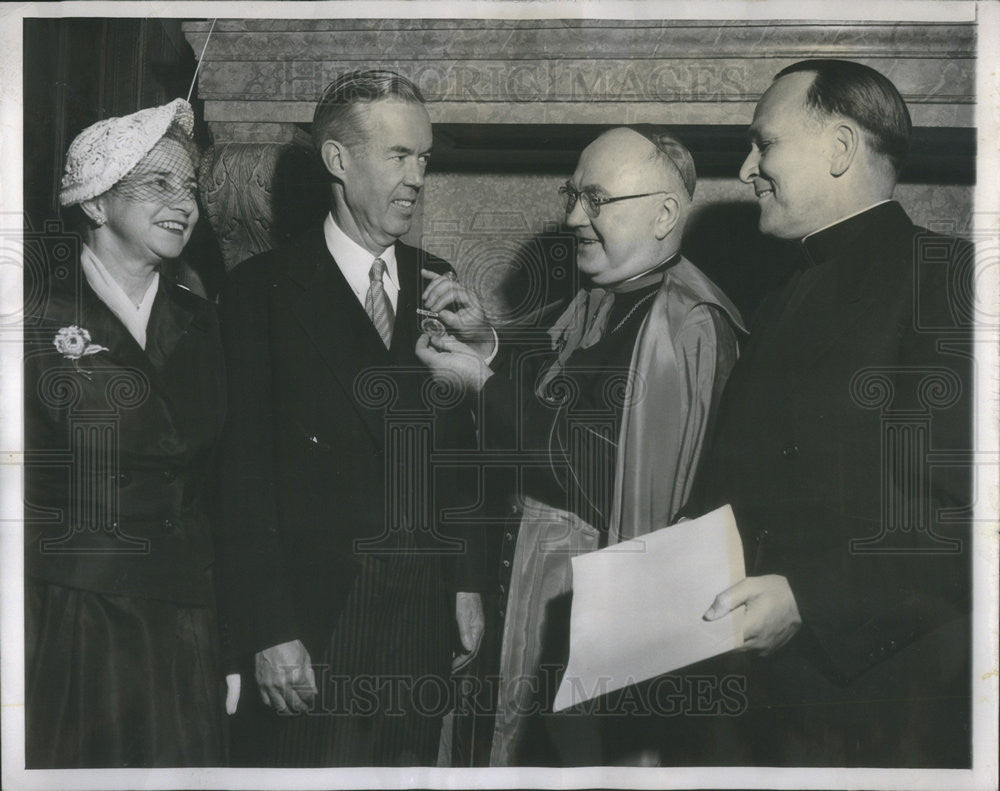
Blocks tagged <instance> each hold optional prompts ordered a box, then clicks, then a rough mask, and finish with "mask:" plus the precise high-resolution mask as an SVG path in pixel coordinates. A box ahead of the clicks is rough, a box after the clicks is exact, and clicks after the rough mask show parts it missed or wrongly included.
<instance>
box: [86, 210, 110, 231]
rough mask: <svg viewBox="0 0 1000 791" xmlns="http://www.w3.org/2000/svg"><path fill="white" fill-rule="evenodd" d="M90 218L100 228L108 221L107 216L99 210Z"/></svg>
mask: <svg viewBox="0 0 1000 791" xmlns="http://www.w3.org/2000/svg"><path fill="white" fill-rule="evenodd" d="M90 219H92V220H93V221H94V225H96V226H97V227H98V228H100V227H101V226H102V225H104V223H106V222H107V221H108V218H107V217H105V216H104V215H103V214H101V213H100V212H97V211H95V212H94V214H93V215H92V216H91V218H90Z"/></svg>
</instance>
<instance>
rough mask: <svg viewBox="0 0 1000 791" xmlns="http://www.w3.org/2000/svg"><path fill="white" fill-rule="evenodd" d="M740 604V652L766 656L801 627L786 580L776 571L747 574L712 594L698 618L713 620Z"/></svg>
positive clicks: (796, 606) (797, 611)
mask: <svg viewBox="0 0 1000 791" xmlns="http://www.w3.org/2000/svg"><path fill="white" fill-rule="evenodd" d="M744 604H745V605H746V606H747V612H746V616H745V617H744V618H743V648H742V650H743V651H755V652H757V653H759V654H760V655H761V656H767V655H768V654H771V653H773V652H774V651H775V650H777V649H778V648H780V647H781V646H783V645H784V644H785V643H787V642H788V641H789V640H790V639H791V638H792V637H793V636H794V634H795V633H796V632H797V631H798V630H799V627H800V626H802V618H801V616H800V615H799V608H798V605H797V604H796V603H795V596H794V594H793V593H792V589H791V588H790V587H789V586H788V580H787V579H785V578H784V577H782V576H779V575H777V574H768V575H767V576H764V577H747V578H746V579H744V580H742V581H740V582H737V583H736V584H735V585H733V587H731V588H729V590H725V591H723V592H722V593H720V594H719V595H718V596H716V597H715V601H714V602H712V606H711V607H709V608H708V611H707V612H706V613H705V614H704V615H703V616H702V617H703V618H704V619H705V620H706V621H714V620H715V619H717V618H721V617H722V616H723V615H726V614H727V613H729V612H732V611H733V610H735V609H736V608H737V607H740V606H742V605H744Z"/></svg>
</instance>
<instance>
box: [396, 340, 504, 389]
mask: <svg viewBox="0 0 1000 791" xmlns="http://www.w3.org/2000/svg"><path fill="white" fill-rule="evenodd" d="M414 351H415V352H416V354H417V357H418V358H419V359H420V361H421V362H422V363H423V364H424V365H426V366H427V367H428V368H429V369H430V371H431V374H432V375H433V376H434V378H435V379H438V380H440V381H443V382H450V383H454V384H459V385H461V386H462V387H463V388H464V389H465V390H467V391H471V392H474V393H478V392H479V391H480V390H482V389H483V385H484V384H486V380H487V379H489V378H490V377H491V376H493V371H492V370H490V367H489V366H488V365H487V364H486V363H484V362H483V359H482V357H480V356H479V355H478V354H477V353H476V352H475V351H473V350H472V349H471V348H470V347H469V346H466V345H465V344H464V343H462V342H461V341H460V340H457V339H455V338H451V337H449V336H447V335H444V336H442V337H440V338H432V337H431V336H429V335H427V334H426V333H424V334H423V335H421V336H420V337H419V338H417V346H416V349H415V350H414Z"/></svg>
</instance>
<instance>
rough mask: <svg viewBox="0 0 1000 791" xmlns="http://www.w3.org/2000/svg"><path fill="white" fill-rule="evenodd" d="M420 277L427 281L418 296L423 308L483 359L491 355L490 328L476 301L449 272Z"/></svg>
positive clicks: (481, 307) (425, 272)
mask: <svg viewBox="0 0 1000 791" xmlns="http://www.w3.org/2000/svg"><path fill="white" fill-rule="evenodd" d="M420 274H421V275H423V277H424V278H426V279H427V280H429V281H430V283H428V284H427V287H426V288H425V289H424V293H423V295H422V297H421V300H422V302H423V306H424V308H426V309H427V310H433V311H434V312H435V313H437V314H438V318H439V319H441V323H442V324H444V325H445V327H447V328H448V331H449V332H450V333H451V334H452V335H454V336H455V337H456V338H458V339H459V340H460V341H463V342H464V343H466V344H468V345H469V347H470V348H471V349H472V350H473V351H474V352H475V353H476V354H478V355H479V356H480V357H482V358H483V359H484V360H485V359H486V358H487V357H489V356H490V355H491V354H492V353H493V346H494V343H495V340H494V335H493V329H492V328H491V327H490V324H489V322H488V321H487V320H486V313H485V311H483V306H482V303H480V301H479V298H478V297H477V296H476V295H475V294H473V293H472V292H471V291H470V290H469V289H468V288H466V287H465V286H463V285H462V284H461V283H459V282H458V280H457V279H456V278H455V275H454V274H453V273H451V272H449V273H447V274H444V275H440V274H438V273H437V272H432V271H430V270H429V269H421V270H420Z"/></svg>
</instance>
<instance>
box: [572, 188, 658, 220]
mask: <svg viewBox="0 0 1000 791" xmlns="http://www.w3.org/2000/svg"><path fill="white" fill-rule="evenodd" d="M559 194H560V195H561V196H562V198H563V201H564V202H565V205H566V214H569V213H570V212H571V211H573V207H574V206H576V201H577V199H579V201H580V204H581V205H582V206H583V211H584V212H585V213H586V215H587V216H588V217H590V219H592V220H593V219H594V218H595V217H597V215H599V214H600V213H601V206H603V205H604V204H605V203H614V202H615V201H620V200H631V199H632V198H648V197H649V196H650V195H668V194H669V191H668V190H657V191H656V192H642V193H639V194H638V195H621V196H619V197H617V198H603V197H601V196H599V195H594V194H593V193H592V192H589V191H587V190H577V189H575V188H574V187H571V186H570V185H569V184H563V185H562V186H561V187H560V188H559Z"/></svg>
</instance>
